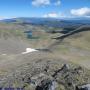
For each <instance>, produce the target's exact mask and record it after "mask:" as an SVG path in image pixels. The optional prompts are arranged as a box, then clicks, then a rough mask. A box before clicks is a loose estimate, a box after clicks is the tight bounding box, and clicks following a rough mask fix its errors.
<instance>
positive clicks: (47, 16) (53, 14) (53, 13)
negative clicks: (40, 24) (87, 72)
mask: <svg viewBox="0 0 90 90" xmlns="http://www.w3.org/2000/svg"><path fill="white" fill-rule="evenodd" d="M43 17H45V18H57V17H59V15H58V14H57V13H55V12H51V13H48V14H45V15H44V16H43Z"/></svg>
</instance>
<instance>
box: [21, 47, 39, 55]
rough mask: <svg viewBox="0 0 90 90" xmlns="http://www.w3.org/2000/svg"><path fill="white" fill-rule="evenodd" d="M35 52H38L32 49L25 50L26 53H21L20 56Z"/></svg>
mask: <svg viewBox="0 0 90 90" xmlns="http://www.w3.org/2000/svg"><path fill="white" fill-rule="evenodd" d="M35 51H38V50H36V49H32V48H26V51H25V52H22V54H28V53H30V52H35Z"/></svg>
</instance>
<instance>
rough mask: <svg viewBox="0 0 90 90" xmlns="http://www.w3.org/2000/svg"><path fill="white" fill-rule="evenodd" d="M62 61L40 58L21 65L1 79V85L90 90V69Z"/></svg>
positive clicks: (38, 89)
mask: <svg viewBox="0 0 90 90" xmlns="http://www.w3.org/2000/svg"><path fill="white" fill-rule="evenodd" d="M44 59H45V58H44ZM61 62H62V63H59V60H51V59H46V60H42V59H39V60H35V61H33V62H31V63H27V64H25V65H22V66H19V67H18V69H17V70H15V71H13V72H11V73H9V74H8V76H6V77H3V78H2V79H1V80H0V87H2V88H9V89H8V90H13V89H12V88H15V90H18V89H19V90H90V85H89V83H90V71H89V70H86V69H85V68H83V67H81V66H78V65H74V64H70V63H67V64H66V63H65V62H63V61H62V60H61ZM10 88H11V89H10Z"/></svg>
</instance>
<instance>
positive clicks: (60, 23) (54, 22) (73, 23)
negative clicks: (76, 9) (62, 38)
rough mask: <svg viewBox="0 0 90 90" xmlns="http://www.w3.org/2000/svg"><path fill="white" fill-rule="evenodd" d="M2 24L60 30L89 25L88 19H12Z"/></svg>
mask: <svg viewBox="0 0 90 90" xmlns="http://www.w3.org/2000/svg"><path fill="white" fill-rule="evenodd" d="M0 22H4V23H21V24H32V25H43V26H49V27H56V28H57V27H60V28H76V27H79V26H81V25H90V18H69V19H55V18H26V17H21V18H12V19H4V20H0Z"/></svg>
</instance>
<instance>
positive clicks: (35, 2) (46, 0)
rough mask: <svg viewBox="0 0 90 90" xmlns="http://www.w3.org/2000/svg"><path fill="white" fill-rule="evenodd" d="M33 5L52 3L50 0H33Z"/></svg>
mask: <svg viewBox="0 0 90 90" xmlns="http://www.w3.org/2000/svg"><path fill="white" fill-rule="evenodd" d="M32 5H33V6H43V5H50V0H33V1H32Z"/></svg>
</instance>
